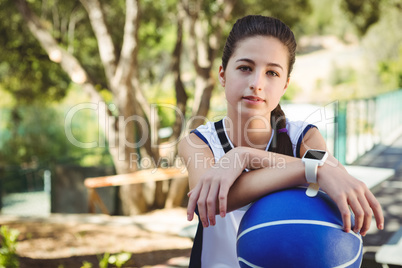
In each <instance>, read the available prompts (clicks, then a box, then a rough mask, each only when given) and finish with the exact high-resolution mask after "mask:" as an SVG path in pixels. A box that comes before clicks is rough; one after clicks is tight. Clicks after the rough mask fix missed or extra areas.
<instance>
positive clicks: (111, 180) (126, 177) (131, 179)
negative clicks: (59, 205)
mask: <svg viewBox="0 0 402 268" xmlns="http://www.w3.org/2000/svg"><path fill="white" fill-rule="evenodd" d="M187 176H188V174H187V171H186V170H185V169H179V168H176V167H169V168H154V169H144V170H138V171H136V172H133V173H128V174H120V175H114V176H104V177H93V178H87V179H85V181H84V185H85V187H87V189H88V198H89V199H88V211H89V213H95V205H98V206H99V208H100V209H101V211H102V213H104V214H110V213H109V210H108V209H107V208H106V206H105V204H104V203H103V201H102V199H101V198H100V196H99V195H98V193H97V192H96V188H101V187H109V186H120V185H128V184H140V183H147V182H157V181H165V180H170V179H180V178H187Z"/></svg>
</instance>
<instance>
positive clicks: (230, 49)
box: [222, 15, 297, 156]
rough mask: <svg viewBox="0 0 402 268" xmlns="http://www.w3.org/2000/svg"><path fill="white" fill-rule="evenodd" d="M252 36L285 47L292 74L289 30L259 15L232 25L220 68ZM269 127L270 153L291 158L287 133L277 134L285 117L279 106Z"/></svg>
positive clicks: (293, 50) (292, 40)
mask: <svg viewBox="0 0 402 268" xmlns="http://www.w3.org/2000/svg"><path fill="white" fill-rule="evenodd" d="M253 36H271V37H275V38H277V39H278V40H279V41H281V43H282V44H283V45H285V46H286V47H287V49H288V52H289V55H288V56H289V58H288V77H289V76H290V73H291V72H292V69H293V65H294V63H295V58H296V57H295V55H296V46H297V44H296V40H295V37H294V34H293V32H292V30H290V28H289V27H288V26H287V25H286V24H285V23H283V22H282V21H280V20H279V19H276V18H273V17H265V16H261V15H249V16H245V17H243V18H241V19H238V20H237V21H236V23H235V24H234V25H233V28H232V30H231V32H230V33H229V36H228V38H227V40H226V44H225V47H224V49H223V55H222V67H223V69H224V70H226V67H227V64H228V61H229V59H230V57H231V56H232V55H233V53H234V51H235V50H236V46H237V45H238V43H239V42H241V41H242V40H244V39H246V38H249V37H253ZM271 126H272V128H273V130H274V131H275V136H274V137H275V138H274V140H273V141H272V143H273V144H272V145H271V148H272V151H273V152H276V153H281V154H286V155H290V156H293V146H292V142H291V141H290V138H289V135H288V134H287V132H279V133H278V130H279V129H283V128H286V117H285V113H284V112H283V110H282V108H281V106H280V105H279V104H278V106H277V107H276V108H275V109H274V110H273V111H272V112H271Z"/></svg>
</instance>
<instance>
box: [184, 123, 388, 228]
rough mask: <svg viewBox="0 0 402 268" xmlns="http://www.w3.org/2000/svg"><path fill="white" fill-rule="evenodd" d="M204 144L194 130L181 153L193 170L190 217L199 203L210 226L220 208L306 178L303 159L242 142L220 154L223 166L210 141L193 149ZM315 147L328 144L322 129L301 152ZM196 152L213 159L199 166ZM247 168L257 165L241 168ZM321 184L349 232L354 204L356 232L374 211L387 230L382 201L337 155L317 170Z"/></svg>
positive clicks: (223, 209)
mask: <svg viewBox="0 0 402 268" xmlns="http://www.w3.org/2000/svg"><path fill="white" fill-rule="evenodd" d="M202 144H204V143H203V142H202V141H201V140H199V139H198V137H196V136H195V135H190V136H189V137H188V140H187V141H182V142H181V143H180V145H179V154H180V155H181V156H183V158H184V159H185V161H186V163H187V168H188V171H189V183H190V189H191V191H190V199H189V205H188V218H189V220H191V219H192V218H193V213H194V210H195V207H196V205H198V210H199V215H200V219H201V221H202V223H203V225H204V226H205V227H207V226H208V219H209V222H210V223H211V225H213V224H214V223H215V214H216V213H219V214H220V215H221V216H225V213H226V210H227V209H228V211H231V210H235V209H237V208H240V207H242V206H244V205H247V204H248V203H250V202H252V201H255V200H256V199H258V198H259V197H261V196H263V195H265V194H268V193H270V192H273V191H276V190H280V189H284V188H288V187H293V186H297V185H301V184H304V183H306V180H305V177H304V165H303V164H302V162H301V161H300V159H299V158H294V157H289V156H284V155H280V154H275V153H270V152H265V151H262V150H256V149H252V148H241V147H238V148H235V149H232V150H231V151H230V152H229V153H228V154H226V155H225V156H224V157H222V158H221V160H220V162H222V163H223V162H225V163H227V164H226V165H223V164H222V163H215V161H214V160H213V156H212V153H211V151H210V149H209V148H208V146H206V145H205V144H204V148H203V149H199V148H198V149H195V148H194V147H195V146H194V145H197V146H201V145H202ZM312 148H314V149H321V150H325V149H326V145H325V141H324V139H323V137H322V136H321V134H320V133H319V131H318V130H317V129H311V130H310V131H308V132H307V134H306V136H305V137H304V138H303V144H302V146H301V149H300V154H301V155H303V154H304V153H305V151H306V150H307V149H312ZM197 154H198V155H200V156H202V158H203V159H204V160H205V162H208V164H207V165H203V166H200V164H198V166H197V165H196V163H200V162H202V160H201V159H200V158H198V159H196V158H197V157H196V155H197ZM236 157H237V163H243V165H239V164H238V165H235V164H234V163H236V162H235V161H234V160H235V159H236ZM195 159H196V160H195ZM240 159H242V161H243V162H242V161H239V160H240ZM258 159H260V160H258ZM256 160H257V161H256ZM230 163H232V165H230ZM244 167H249V168H254V169H256V170H252V171H250V172H248V173H242V170H243V169H244ZM258 168H260V169H258ZM267 178H269V179H267ZM318 183H319V185H320V187H321V188H322V189H323V190H324V191H326V192H327V193H328V195H329V196H330V197H331V198H332V199H333V200H334V201H335V202H336V204H337V205H338V208H339V210H340V211H341V214H342V218H343V222H344V229H345V231H349V230H350V226H351V222H350V210H349V205H350V207H351V208H352V210H353V212H354V214H355V220H356V221H355V228H354V230H355V231H356V232H357V231H359V230H360V232H361V234H362V235H365V233H366V232H367V230H368V228H369V226H370V222H371V216H372V213H373V212H374V216H375V218H376V221H377V227H378V228H379V229H383V223H384V219H383V215H382V210H381V207H380V205H379V203H378V201H377V200H376V199H375V197H374V196H373V194H372V193H371V192H370V191H369V190H368V188H367V187H366V185H365V184H364V183H362V182H361V181H359V180H357V179H355V178H353V177H352V176H350V175H349V174H348V173H347V172H346V170H345V168H344V167H343V166H342V165H341V164H340V163H339V162H338V161H337V160H336V159H335V158H334V157H333V156H330V157H329V158H328V160H327V162H326V164H325V165H324V166H323V167H320V168H319V169H318ZM229 189H230V191H229ZM226 204H227V205H226ZM217 207H218V209H216V208H217Z"/></svg>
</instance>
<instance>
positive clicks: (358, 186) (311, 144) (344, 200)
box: [300, 128, 384, 236]
mask: <svg viewBox="0 0 402 268" xmlns="http://www.w3.org/2000/svg"><path fill="white" fill-rule="evenodd" d="M308 149H321V150H326V149H327V148H326V144H325V141H324V138H323V137H322V135H321V133H320V132H319V131H318V129H316V128H314V129H311V130H309V131H308V132H307V134H306V136H305V137H304V138H303V143H302V146H301V148H300V155H303V154H304V153H305V151H307V150H308ZM317 182H318V184H319V185H320V187H321V188H322V190H323V191H325V192H326V193H327V194H328V195H329V196H330V197H331V198H332V200H334V202H335V203H336V204H337V206H338V208H339V210H340V212H341V215H342V220H343V224H344V230H345V231H349V230H350V229H351V221H350V209H349V206H350V208H351V210H352V211H353V213H354V215H355V227H354V229H353V230H354V231H355V232H358V231H360V234H361V235H363V236H364V235H365V234H366V232H367V231H368V229H369V227H370V223H371V218H372V215H373V213H374V217H375V219H376V223H377V228H378V229H380V230H382V229H383V228H384V216H383V213H382V209H381V206H380V204H379V202H378V201H377V199H376V198H375V197H374V195H373V194H372V193H371V191H370V190H369V189H368V188H367V186H366V185H365V184H364V183H363V182H362V181H360V180H358V179H356V178H354V177H352V176H351V175H350V174H349V173H348V172H347V171H346V169H345V167H344V166H343V165H342V164H341V163H340V162H339V161H338V160H337V159H336V158H335V157H334V156H332V155H329V157H328V159H327V161H326V162H325V164H324V165H323V166H322V167H320V168H318V172H317Z"/></svg>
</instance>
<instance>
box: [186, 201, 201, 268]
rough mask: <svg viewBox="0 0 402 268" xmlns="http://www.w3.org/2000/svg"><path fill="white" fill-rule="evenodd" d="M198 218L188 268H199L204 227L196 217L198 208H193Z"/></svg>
mask: <svg viewBox="0 0 402 268" xmlns="http://www.w3.org/2000/svg"><path fill="white" fill-rule="evenodd" d="M195 213H196V214H197V216H198V226H197V232H196V234H195V238H194V243H193V248H192V249H191V255H190V263H189V266H188V267H189V268H201V253H202V238H203V232H204V227H203V226H202V223H201V220H200V216H199V215H198V206H197V207H196V208H195Z"/></svg>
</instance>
